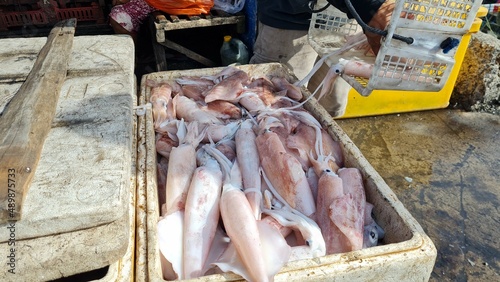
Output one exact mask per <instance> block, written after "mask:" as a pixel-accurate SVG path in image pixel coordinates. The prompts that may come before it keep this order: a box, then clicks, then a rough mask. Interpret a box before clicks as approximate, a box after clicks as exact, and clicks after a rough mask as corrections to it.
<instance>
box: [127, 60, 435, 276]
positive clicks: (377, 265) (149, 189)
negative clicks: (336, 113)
mask: <svg viewBox="0 0 500 282" xmlns="http://www.w3.org/2000/svg"><path fill="white" fill-rule="evenodd" d="M238 68H241V69H242V70H244V71H246V72H247V73H249V75H250V76H263V75H279V76H282V77H286V78H288V79H289V80H290V81H296V78H295V77H294V76H292V74H291V72H290V71H289V70H288V69H286V68H285V67H284V66H283V65H281V64H275V63H273V64H260V65H244V66H238ZM220 70H221V68H213V69H198V70H189V71H167V72H157V73H150V74H148V75H146V76H144V77H143V79H142V83H141V92H140V96H139V100H138V101H139V104H144V103H145V102H146V101H149V95H150V90H151V89H150V87H148V86H147V85H146V80H152V81H158V82H159V81H166V80H170V79H173V78H176V77H179V76H183V75H186V76H187V75H189V76H202V75H213V74H216V73H218V72H219V71H220ZM303 93H304V95H305V96H309V95H310V93H309V92H308V91H307V90H306V89H305V88H303ZM304 107H305V109H306V110H308V111H309V112H310V113H311V114H312V115H313V116H314V117H315V118H316V119H318V121H319V122H320V123H321V124H322V125H323V127H324V128H325V129H327V131H328V132H329V134H330V135H331V136H332V137H333V138H334V140H337V141H339V142H340V143H341V145H342V149H343V153H344V157H345V166H346V167H356V168H358V169H360V170H361V172H362V175H363V178H364V184H365V190H366V197H367V201H368V202H370V203H373V204H374V206H375V208H374V214H375V217H376V219H377V222H378V224H380V225H381V227H382V228H384V230H385V232H386V235H385V238H384V244H383V245H380V246H376V247H372V248H368V249H363V250H359V251H353V252H349V253H342V254H334V255H327V256H324V257H319V258H314V259H307V260H300V261H294V262H290V263H288V264H287V265H285V266H284V267H283V269H282V270H281V271H280V272H279V273H278V274H277V275H276V276H275V281H287V282H290V281H348V282H353V281H427V280H428V279H429V277H430V274H431V272H432V269H433V267H434V263H435V260H436V256H437V252H436V248H435V247H434V244H433V243H432V241H431V240H430V238H429V237H428V236H427V235H426V234H425V232H424V231H423V230H422V228H421V226H420V225H419V224H418V222H416V220H415V219H414V218H413V217H412V216H411V214H410V213H409V212H408V211H407V210H406V209H405V207H404V206H403V204H402V203H401V202H400V201H399V200H398V199H397V197H396V195H395V194H394V193H393V192H392V190H391V189H390V188H389V187H388V186H387V184H386V183H385V182H384V180H383V179H382V178H381V177H380V175H379V174H378V173H377V172H376V171H375V169H374V168H373V167H372V166H371V165H370V163H369V162H368V161H367V160H366V159H365V157H364V156H363V155H362V154H361V152H360V151H359V149H358V148H357V147H356V145H355V144H354V143H353V142H352V141H351V140H350V139H349V137H348V136H347V135H346V134H345V133H344V131H343V130H342V129H341V128H340V127H339V126H338V125H337V123H336V122H335V121H334V120H333V119H332V118H331V116H330V115H329V114H328V113H327V112H326V110H325V109H324V108H322V107H321V106H320V105H319V104H318V103H317V101H316V100H315V99H311V100H309V101H308V102H307V103H306V104H305V105H304ZM138 127H139V128H141V127H142V128H143V129H142V130H141V129H139V140H143V141H142V142H139V143H142V149H140V150H139V151H145V152H142V154H143V155H144V156H145V158H146V163H145V165H146V171H145V174H144V175H143V178H144V181H145V185H144V187H141V186H139V187H138V189H139V191H138V194H141V195H143V197H145V198H144V199H143V201H145V205H144V204H142V205H141V206H138V207H137V208H138V210H141V212H142V213H147V218H146V222H143V223H142V224H140V225H139V226H138V231H137V237H138V238H139V237H140V238H142V240H140V241H137V244H136V245H137V248H138V256H139V257H142V263H141V264H140V265H138V266H137V270H136V277H138V278H139V277H141V279H138V280H137V281H145V280H143V279H146V278H147V281H164V280H163V277H162V271H161V265H160V252H159V248H158V242H157V233H156V230H157V222H158V220H159V216H160V207H159V205H158V194H157V185H156V147H155V132H154V128H153V118H152V112H151V110H148V112H147V114H146V116H145V117H144V118H143V119H142V120H141V121H139V125H138ZM139 146H140V145H139ZM138 213H139V211H138ZM144 252H146V253H144ZM235 280H238V281H239V280H241V277H239V276H238V275H235V274H232V273H224V274H214V275H207V276H203V277H201V278H199V279H194V280H189V281H235Z"/></svg>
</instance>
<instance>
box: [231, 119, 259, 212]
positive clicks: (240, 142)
mask: <svg viewBox="0 0 500 282" xmlns="http://www.w3.org/2000/svg"><path fill="white" fill-rule="evenodd" d="M256 137H257V136H256V135H255V132H254V131H253V122H252V120H250V119H247V120H245V121H243V122H242V123H241V126H240V128H239V129H238V131H237V132H236V135H235V141H236V155H237V156H238V164H239V166H240V168H241V174H242V178H243V187H244V191H245V195H246V197H247V199H248V202H249V203H250V206H251V207H252V211H253V214H254V216H255V219H257V220H259V219H260V218H261V215H260V214H261V210H260V206H261V201H262V193H261V178H260V175H259V167H260V161H259V151H258V150H257V145H256V144H255V139H256Z"/></svg>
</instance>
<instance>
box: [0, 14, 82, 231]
mask: <svg viewBox="0 0 500 282" xmlns="http://www.w3.org/2000/svg"><path fill="white" fill-rule="evenodd" d="M75 26H76V19H69V20H65V21H62V22H60V23H58V24H56V25H55V27H54V28H53V29H52V31H51V32H50V34H49V36H48V37H47V42H46V44H45V45H44V47H43V48H42V50H41V51H40V53H39V54H38V58H37V60H36V61H35V64H34V66H33V68H32V70H31V72H30V73H29V75H28V77H27V79H26V81H25V82H24V83H23V84H22V86H21V88H20V89H19V91H18V92H17V93H16V95H15V96H14V97H13V98H12V100H11V101H10V102H9V104H8V105H7V107H6V109H5V110H4V112H3V113H2V116H1V118H0V223H5V222H7V221H11V220H19V219H21V212H22V206H23V201H24V199H25V198H26V194H27V193H28V190H29V186H30V183H31V180H32V179H33V175H34V174H35V170H36V166H37V164H38V161H39V159H40V155H41V151H42V148H43V144H44V140H45V138H46V137H47V134H48V133H49V131H50V128H51V124H52V120H53V118H54V115H55V112H56V105H57V101H58V99H59V92H60V90H61V87H62V85H63V83H64V81H65V79H66V72H67V66H68V62H69V57H70V55H71V48H72V45H73V38H74V33H75Z"/></svg>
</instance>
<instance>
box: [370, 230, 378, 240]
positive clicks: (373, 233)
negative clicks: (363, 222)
mask: <svg viewBox="0 0 500 282" xmlns="http://www.w3.org/2000/svg"><path fill="white" fill-rule="evenodd" d="M370 237H371V238H372V239H376V238H377V234H375V232H373V231H370Z"/></svg>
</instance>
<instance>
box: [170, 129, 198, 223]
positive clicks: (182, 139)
mask: <svg viewBox="0 0 500 282" xmlns="http://www.w3.org/2000/svg"><path fill="white" fill-rule="evenodd" d="M204 134H205V131H203V132H201V133H200V132H199V131H198V124H197V123H196V122H191V123H189V124H188V125H187V126H186V125H185V123H184V121H183V120H181V121H179V125H178V132H177V136H178V139H179V145H178V146H177V147H174V148H172V150H171V151H170V157H169V161H168V172H167V183H166V187H165V191H166V192H165V194H166V203H165V211H166V214H167V215H168V214H171V213H173V212H176V211H178V210H184V207H185V203H186V196H187V191H188V189H189V185H190V182H191V177H192V176H193V173H194V170H195V169H196V150H195V149H196V147H197V146H198V144H199V143H200V141H201V140H202V139H203V136H204Z"/></svg>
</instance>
